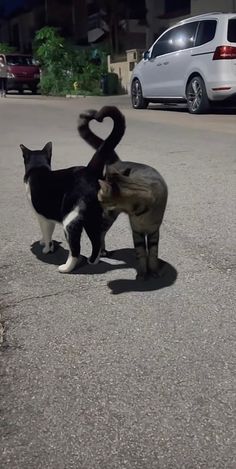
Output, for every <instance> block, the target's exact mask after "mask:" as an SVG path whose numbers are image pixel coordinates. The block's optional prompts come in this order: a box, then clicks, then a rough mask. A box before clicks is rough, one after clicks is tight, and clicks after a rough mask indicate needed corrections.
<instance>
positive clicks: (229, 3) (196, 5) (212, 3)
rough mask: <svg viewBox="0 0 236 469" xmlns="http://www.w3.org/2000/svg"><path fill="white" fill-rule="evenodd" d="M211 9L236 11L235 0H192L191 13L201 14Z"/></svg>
mask: <svg viewBox="0 0 236 469" xmlns="http://www.w3.org/2000/svg"><path fill="white" fill-rule="evenodd" d="M210 11H212V12H213V11H221V12H222V13H230V12H235V11H236V1H235V0H207V1H206V0H205V1H204V0H192V1H191V15H199V14H201V13H208V12H210Z"/></svg>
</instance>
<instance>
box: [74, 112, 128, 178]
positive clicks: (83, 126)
mask: <svg viewBox="0 0 236 469" xmlns="http://www.w3.org/2000/svg"><path fill="white" fill-rule="evenodd" d="M82 116H83V117H82V119H83V121H82V120H80V121H79V124H78V131H79V133H80V135H81V136H82V138H84V139H85V140H86V141H88V143H90V145H91V146H94V147H95V145H98V144H99V143H100V145H99V147H96V148H97V151H96V153H95V154H94V156H93V157H92V159H91V161H90V162H89V164H88V166H87V167H88V169H90V170H93V171H96V172H97V173H99V174H101V172H103V169H104V166H105V164H112V163H115V162H116V161H118V160H119V157H118V155H117V154H116V152H115V151H114V148H115V147H116V145H118V143H119V142H120V140H121V138H122V137H123V135H124V133H125V127H126V126H125V117H124V115H123V114H122V113H121V112H120V111H119V109H118V108H117V107H115V106H104V107H103V108H102V109H100V111H98V112H96V113H94V111H89V112H88V113H86V114H83V115H82ZM105 117H111V119H112V120H113V129H112V131H111V133H110V135H109V136H108V137H107V138H106V139H105V140H102V139H100V137H97V136H96V135H95V134H93V133H92V131H91V130H90V129H89V122H90V120H92V119H95V120H97V121H98V122H102V121H103V119H104V118H105ZM80 119H81V117H80ZM85 121H86V122H85Z"/></svg>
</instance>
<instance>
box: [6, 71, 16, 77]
mask: <svg viewBox="0 0 236 469" xmlns="http://www.w3.org/2000/svg"><path fill="white" fill-rule="evenodd" d="M7 78H15V75H14V73H10V72H7Z"/></svg>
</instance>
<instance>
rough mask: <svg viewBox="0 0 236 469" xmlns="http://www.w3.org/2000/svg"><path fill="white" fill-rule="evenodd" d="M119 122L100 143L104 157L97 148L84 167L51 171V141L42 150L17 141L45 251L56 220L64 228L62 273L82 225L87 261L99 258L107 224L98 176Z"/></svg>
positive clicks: (74, 253) (71, 260) (76, 251)
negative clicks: (65, 254)
mask: <svg viewBox="0 0 236 469" xmlns="http://www.w3.org/2000/svg"><path fill="white" fill-rule="evenodd" d="M122 122H123V119H121V120H119V121H117V124H114V127H113V130H112V132H111V134H110V135H109V136H108V138H107V139H106V140H105V141H104V142H103V143H102V146H103V145H104V146H105V152H104V154H103V155H104V158H103V157H102V156H101V155H100V154H99V152H96V153H95V154H94V156H93V158H92V159H91V161H90V162H89V164H88V165H87V166H86V167H84V166H75V167H71V168H66V169H60V170H56V171H52V169H51V157H52V143H51V142H49V143H47V144H46V145H45V146H44V148H43V149H42V150H29V149H28V148H26V147H25V146H24V145H20V148H21V150H22V153H23V158H24V164H25V175H24V183H25V185H26V192H27V196H28V198H29V200H30V202H31V204H32V206H33V209H34V211H35V213H36V215H37V218H38V222H39V226H40V229H41V232H42V240H41V245H42V246H43V253H44V254H47V253H49V252H52V251H53V248H54V247H53V241H52V234H53V231H54V228H55V224H56V223H60V224H62V226H63V229H64V233H65V237H66V240H67V243H68V246H69V256H68V259H67V261H66V263H65V264H63V265H60V266H59V271H60V272H62V273H68V272H71V271H72V270H73V269H74V268H75V267H76V265H77V262H78V258H79V256H80V239H81V234H82V230H83V228H84V229H85V231H86V233H87V235H88V237H89V239H90V241H91V243H92V254H91V257H90V259H89V263H91V264H95V263H97V262H98V261H99V257H100V253H101V249H102V243H103V238H104V231H106V228H104V219H103V210H102V207H101V205H100V203H99V201H98V198H97V192H98V189H99V184H98V179H99V178H102V175H103V170H104V165H105V161H106V158H105V155H106V154H107V152H108V154H109V152H110V151H112V150H113V148H114V146H116V145H117V143H118V142H119V141H120V139H121V138H122V136H123V133H124V130H125V126H124V123H123V125H122ZM115 142H116V143H115Z"/></svg>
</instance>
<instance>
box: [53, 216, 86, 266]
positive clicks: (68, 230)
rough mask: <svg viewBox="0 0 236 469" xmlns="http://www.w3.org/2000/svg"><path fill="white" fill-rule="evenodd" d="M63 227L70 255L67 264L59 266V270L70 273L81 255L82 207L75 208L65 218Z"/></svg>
mask: <svg viewBox="0 0 236 469" xmlns="http://www.w3.org/2000/svg"><path fill="white" fill-rule="evenodd" d="M62 224H63V228H64V233H65V237H66V240H67V243H68V246H69V255H68V258H67V261H66V263H65V264H62V265H60V266H59V267H58V270H59V272H61V273H62V274H68V273H70V272H72V270H74V268H75V267H76V265H77V264H78V260H79V257H80V240H81V234H82V231H83V215H82V214H81V213H80V208H79V207H76V208H74V209H73V210H72V211H71V212H70V213H69V214H67V216H66V217H65V218H64V220H63V222H62Z"/></svg>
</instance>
